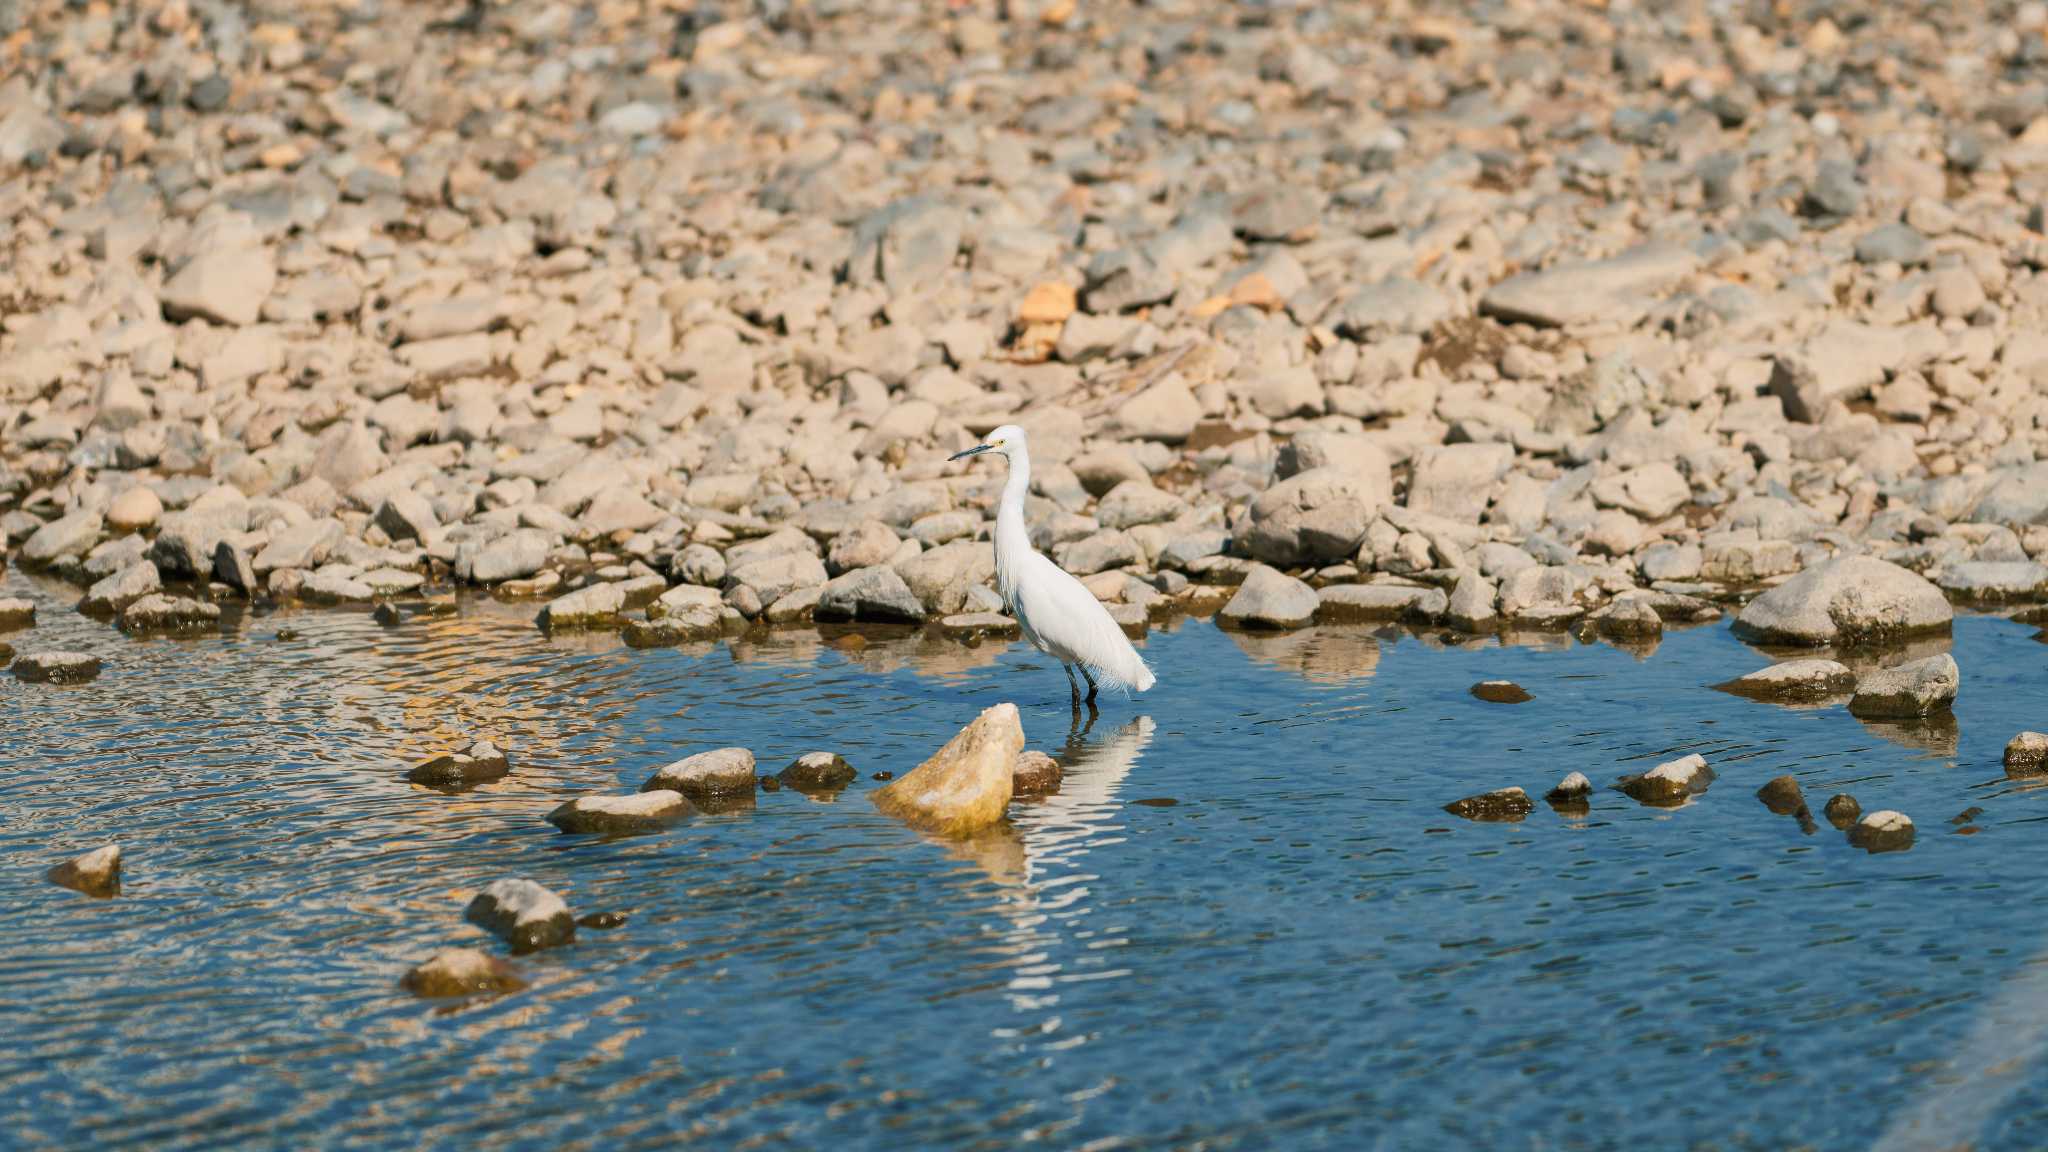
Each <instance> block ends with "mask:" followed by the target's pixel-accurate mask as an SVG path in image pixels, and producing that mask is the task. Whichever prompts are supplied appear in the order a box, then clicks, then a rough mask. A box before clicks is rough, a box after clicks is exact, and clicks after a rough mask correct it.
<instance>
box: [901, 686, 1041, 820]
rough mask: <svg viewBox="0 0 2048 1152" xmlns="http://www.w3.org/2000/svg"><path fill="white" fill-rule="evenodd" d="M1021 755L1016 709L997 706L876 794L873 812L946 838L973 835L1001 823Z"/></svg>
mask: <svg viewBox="0 0 2048 1152" xmlns="http://www.w3.org/2000/svg"><path fill="white" fill-rule="evenodd" d="M1023 751H1024V725H1023V723H1022V721H1020V720H1019V719H1018V716H1017V706H1016V705H1015V704H997V705H996V706H994V707H993V708H990V709H988V710H987V711H985V712H983V713H982V714H981V715H979V716H977V717H975V718H974V722H973V723H972V724H969V725H968V726H967V727H965V728H962V729H961V730H960V732H959V734H958V735H956V736H954V737H953V738H952V739H951V740H949V741H947V742H946V746H945V747H944V748H941V749H939V750H938V752H937V753H935V754H933V756H932V758H931V759H929V760H926V761H925V762H924V763H922V764H919V765H918V766H917V767H915V768H913V769H911V770H910V771H909V772H907V773H905V774H904V775H903V777H902V778H901V779H899V780H895V781H892V782H891V783H890V784H889V785H888V786H886V787H884V788H882V789H880V790H879V791H877V792H876V793H875V794H874V796H875V807H877V808H879V809H881V810H882V811H883V812H884V813H886V814H888V815H890V816H894V817H897V818H898V819H900V820H904V821H906V822H908V823H910V824H914V825H916V826H918V827H920V828H924V829H927V830H929V831H933V832H940V833H944V834H946V835H949V836H965V835H969V834H972V833H974V832H978V831H980V830H982V829H983V828H986V827H988V826H990V825H992V824H994V823H995V822H996V821H998V820H1001V819H1002V818H1003V810H1004V809H1006V808H1008V807H1009V804H1010V787H1011V780H1012V774H1013V773H1014V771H1015V769H1016V766H1017V756H1018V754H1019V753H1021V752H1023Z"/></svg>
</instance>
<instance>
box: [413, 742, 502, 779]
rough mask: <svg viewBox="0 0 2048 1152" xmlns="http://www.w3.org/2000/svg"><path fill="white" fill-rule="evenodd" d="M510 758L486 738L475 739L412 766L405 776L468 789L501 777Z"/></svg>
mask: <svg viewBox="0 0 2048 1152" xmlns="http://www.w3.org/2000/svg"><path fill="white" fill-rule="evenodd" d="M511 771H512V760H511V758H510V757H508V756H506V755H505V753H503V752H501V751H499V750H498V746H497V745H495V744H493V743H491V742H490V741H488V740H477V741H474V742H472V743H471V744H470V745H469V746H468V747H466V748H464V749H462V750H461V751H460V752H448V753H444V754H442V755H440V756H436V757H434V758H433V759H431V760H427V761H425V762H423V763H421V764H418V765H416V766H414V767H413V769H412V770H411V771H410V772H407V773H406V774H405V778H406V779H407V780H409V781H411V782H412V783H414V784H424V785H426V786H427V787H429V788H446V789H459V788H471V787H475V786H476V785H478V784H488V783H490V782H491V781H493V780H501V779H503V778H504V777H505V776H506V775H508V774H509V773H510V772H511Z"/></svg>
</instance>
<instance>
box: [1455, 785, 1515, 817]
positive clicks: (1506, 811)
mask: <svg viewBox="0 0 2048 1152" xmlns="http://www.w3.org/2000/svg"><path fill="white" fill-rule="evenodd" d="M1535 808H1536V805H1534V804H1533V803H1531V802H1530V801H1529V794H1528V793H1526V792H1524V791H1522V790H1521V789H1520V788H1497V789H1495V790H1494V791H1492V792H1481V793H1479V794H1478V795H1476V796H1467V797H1465V798H1464V799H1462V800H1453V801H1451V802H1450V803H1449V804H1446V805H1444V811H1446V812H1449V813H1450V814H1451V815H1453V816H1462V817H1464V818H1465V819H1467V820H1520V819H1521V818H1522V817H1524V816H1527V815H1528V814H1529V813H1530V812H1532V811H1534V810H1535Z"/></svg>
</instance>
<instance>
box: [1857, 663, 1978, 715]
mask: <svg viewBox="0 0 2048 1152" xmlns="http://www.w3.org/2000/svg"><path fill="white" fill-rule="evenodd" d="M1961 684H1962V673H1961V671H1960V670H1959V669H1958V668H1957V667H1956V662H1955V658H1954V657H1952V656H1950V655H1948V654H1947V653H1945V652H1944V653H1942V654H1941V655H1939V656H1929V657H1927V658H1926V659H1924V660H1909V661H1907V662H1906V663H1904V664H1900V665H1897V666H1895V667H1891V668H1886V669H1883V670H1881V671H1877V672H1872V673H1870V674H1869V675H1867V676H1865V677H1864V678H1863V679H1862V681H1861V682H1860V683H1858V684H1857V685H1856V695H1855V696H1854V697H1852V698H1851V699H1850V701H1849V711H1850V712H1851V713H1853V714H1854V715H1857V716H1860V717H1865V718H1869V719H1898V718H1916V717H1922V716H1933V715H1936V714H1939V713H1945V712H1947V711H1948V710H1949V706H1950V705H1951V704H1953V703H1954V702H1955V698H1956V692H1957V690H1958V689H1959V688H1960V686H1961Z"/></svg>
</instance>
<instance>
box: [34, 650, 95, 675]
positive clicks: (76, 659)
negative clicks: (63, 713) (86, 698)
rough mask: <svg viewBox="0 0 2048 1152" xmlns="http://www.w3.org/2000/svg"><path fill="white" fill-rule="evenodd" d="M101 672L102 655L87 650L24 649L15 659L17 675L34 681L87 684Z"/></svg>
mask: <svg viewBox="0 0 2048 1152" xmlns="http://www.w3.org/2000/svg"><path fill="white" fill-rule="evenodd" d="M99 674H100V658H99V657H97V656H90V655H87V654H86V653H84V652H57V651H51V650H49V649H45V650H43V651H41V652H23V653H22V654H21V655H20V656H17V657H15V660H14V675H15V678H16V679H19V680H25V681H27V682H29V683H31V684H83V683H85V682H86V681H88V680H90V679H92V678H93V677H95V676H98V675H99Z"/></svg>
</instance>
